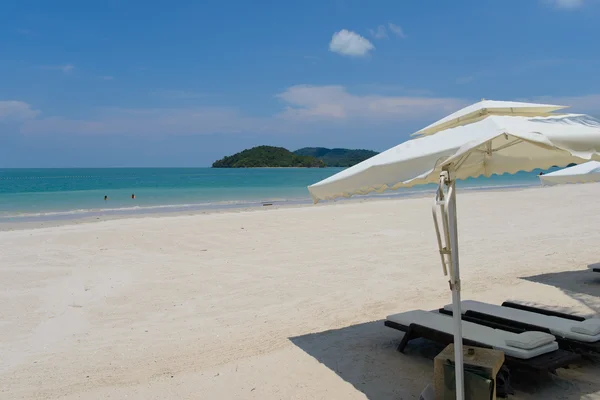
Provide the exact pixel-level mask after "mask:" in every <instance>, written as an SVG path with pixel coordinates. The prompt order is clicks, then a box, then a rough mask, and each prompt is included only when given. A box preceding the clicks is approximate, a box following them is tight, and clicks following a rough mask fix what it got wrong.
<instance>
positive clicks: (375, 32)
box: [369, 22, 406, 39]
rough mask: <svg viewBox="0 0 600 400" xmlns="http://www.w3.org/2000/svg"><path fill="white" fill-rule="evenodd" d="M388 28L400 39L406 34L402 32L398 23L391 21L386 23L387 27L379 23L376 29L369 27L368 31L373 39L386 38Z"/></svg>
mask: <svg viewBox="0 0 600 400" xmlns="http://www.w3.org/2000/svg"><path fill="white" fill-rule="evenodd" d="M388 29H389V31H390V32H391V33H392V34H393V35H395V36H397V37H399V38H401V39H404V38H406V35H405V34H404V31H403V30H402V28H401V27H400V26H399V25H395V24H392V23H391V22H389V23H388V24H387V27H386V26H385V25H379V26H378V27H377V29H369V33H370V34H371V36H373V37H374V38H375V39H387V38H388V37H389V36H388Z"/></svg>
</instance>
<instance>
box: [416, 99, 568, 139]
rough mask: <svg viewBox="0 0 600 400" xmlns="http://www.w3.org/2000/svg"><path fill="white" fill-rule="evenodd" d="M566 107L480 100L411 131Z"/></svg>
mask: <svg viewBox="0 0 600 400" xmlns="http://www.w3.org/2000/svg"><path fill="white" fill-rule="evenodd" d="M563 108H567V107H566V106H557V105H553V104H537V103H520V102H517V101H496V100H481V101H480V102H479V103H475V104H471V105H470V106H467V107H465V108H463V109H460V110H458V111H456V112H455V113H452V114H450V115H448V116H447V117H444V118H442V119H440V120H439V121H437V122H434V123H433V124H431V125H429V126H426V127H425V128H423V129H421V130H420V131H417V132H415V133H413V136H416V135H432V134H434V133H436V132H439V131H441V130H444V129H449V128H454V127H457V126H460V125H466V124H469V123H472V122H475V121H479V120H481V119H483V118H485V117H487V116H489V115H512V116H525V117H544V116H548V115H550V114H551V113H552V112H553V111H557V110H561V109H563Z"/></svg>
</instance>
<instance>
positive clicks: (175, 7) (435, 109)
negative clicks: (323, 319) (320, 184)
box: [0, 0, 600, 167]
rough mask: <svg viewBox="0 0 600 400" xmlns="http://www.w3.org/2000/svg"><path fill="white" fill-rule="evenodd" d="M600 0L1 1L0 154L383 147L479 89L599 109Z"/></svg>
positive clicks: (168, 157) (68, 163)
mask: <svg viewBox="0 0 600 400" xmlns="http://www.w3.org/2000/svg"><path fill="white" fill-rule="evenodd" d="M599 17H600V2H599V1H597V0H505V1H474V0H462V1H456V2H450V1H439V0H421V1H408V0H403V1H398V0H395V1H394V0H380V1H366V0H318V1H316V0H315V1H313V0H302V1H300V0H298V1H292V0H289V1H274V0H271V1H258V0H255V1H243V0H238V1H226V0H220V1H216V0H204V1H201V2H200V1H183V0H179V1H178V0H175V1H168V2H167V1H153V0H146V1H138V0H128V1H122V0H118V1H117V0H106V1H102V2H83V1H80V0H79V1H62V0H56V1H52V2H50V1H27V0H21V1H17V0H7V1H5V2H3V3H2V5H0V76H1V77H2V79H0V142H1V143H2V145H1V146H0V167H77V166H81V167H104V166H106V167H110V166H207V165H210V163H211V162H212V161H214V160H215V159H217V158H220V157H222V156H224V155H226V154H229V153H232V152H236V151H239V150H242V149H244V148H247V147H251V146H254V145H259V144H270V145H278V146H285V147H287V148H290V149H295V148H299V147H304V146H326V147H351V148H357V147H358V148H369V149H375V150H384V149H386V148H388V147H391V146H394V145H396V144H398V143H400V142H402V141H404V140H406V139H407V138H408V135H409V134H410V133H412V132H414V131H416V130H418V129H419V128H421V127H423V126H425V125H428V124H429V123H431V122H433V121H434V120H436V119H438V118H440V117H442V116H444V115H446V114H448V113H450V112H453V111H455V110H457V109H459V108H461V107H462V106H464V105H467V104H470V103H473V102H475V101H478V100H480V99H481V98H486V99H494V100H531V101H543V102H548V103H556V104H566V105H572V106H573V110H575V111H580V112H586V113H590V114H595V115H599V114H600V74H598V72H597V71H599V70H600V53H599V52H598V40H599V38H600V24H598V23H597V21H598V18H599Z"/></svg>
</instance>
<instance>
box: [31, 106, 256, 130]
mask: <svg viewBox="0 0 600 400" xmlns="http://www.w3.org/2000/svg"><path fill="white" fill-rule="evenodd" d="M245 121H246V118H245V117H244V116H243V115H241V114H240V113H239V112H238V111H237V110H235V109H229V108H219V107H194V108H139V109H121V108H112V109H101V110H95V111H94V112H93V115H91V116H90V117H88V118H86V119H72V118H66V117H60V116H54V117H49V118H42V119H30V120H27V121H25V122H24V123H23V126H22V129H21V131H22V132H23V133H26V134H52V133H66V134H88V135H99V134H106V135H119V134H140V135H157V134H174V135H189V134H208V133H232V132H239V131H240V128H242V127H243V126H244V125H243V124H244V122H245Z"/></svg>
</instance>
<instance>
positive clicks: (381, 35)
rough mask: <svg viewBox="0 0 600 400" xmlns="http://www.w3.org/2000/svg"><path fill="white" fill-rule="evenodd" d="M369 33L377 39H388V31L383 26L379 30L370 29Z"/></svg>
mask: <svg viewBox="0 0 600 400" xmlns="http://www.w3.org/2000/svg"><path fill="white" fill-rule="evenodd" d="M369 33H370V34H371V36H373V37H374V38H375V39H386V38H387V37H388V34H387V30H386V29H385V26H383V25H379V26H378V27H377V29H369Z"/></svg>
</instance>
